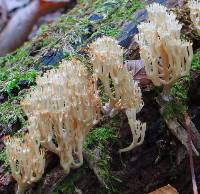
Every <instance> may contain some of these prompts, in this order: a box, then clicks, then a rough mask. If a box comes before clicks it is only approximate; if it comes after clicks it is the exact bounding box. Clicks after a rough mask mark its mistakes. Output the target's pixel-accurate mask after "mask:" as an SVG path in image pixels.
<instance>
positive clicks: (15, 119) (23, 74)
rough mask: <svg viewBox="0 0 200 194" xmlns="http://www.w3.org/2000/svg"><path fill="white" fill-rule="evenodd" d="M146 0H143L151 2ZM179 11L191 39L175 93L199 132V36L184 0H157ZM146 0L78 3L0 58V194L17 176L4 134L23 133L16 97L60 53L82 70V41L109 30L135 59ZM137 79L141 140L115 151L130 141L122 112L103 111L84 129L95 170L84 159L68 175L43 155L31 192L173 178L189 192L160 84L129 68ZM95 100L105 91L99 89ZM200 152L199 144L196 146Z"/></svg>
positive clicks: (132, 191) (135, 185)
mask: <svg viewBox="0 0 200 194" xmlns="http://www.w3.org/2000/svg"><path fill="white" fill-rule="evenodd" d="M152 2H154V1H153V0H152V1H148V3H152ZM156 2H160V3H162V4H163V5H165V6H167V7H168V8H169V9H172V10H173V11H174V12H175V13H177V16H178V17H177V19H178V20H179V21H180V22H181V23H183V24H184V25H183V30H182V35H183V36H184V37H185V38H186V39H188V40H190V41H191V42H193V49H194V57H193V61H192V70H191V75H190V76H188V77H187V78H183V79H182V80H179V83H177V84H176V85H175V86H174V90H173V91H174V95H175V96H176V98H178V99H179V100H183V101H184V103H185V104H187V107H188V112H189V115H190V117H191V119H192V121H193V122H194V124H195V125H196V128H197V129H198V130H199V131H200V100H199V99H200V36H199V35H198V34H197V33H196V31H195V30H194V28H193V26H192V24H191V21H190V19H189V10H188V8H187V6H186V5H185V4H184V1H175V0H162V1H156ZM145 5H147V2H146V1H139V0H96V1H92V2H91V3H90V4H89V3H87V1H84V0H83V1H82V3H80V4H78V5H76V6H75V7H74V8H73V9H72V10H70V11H69V12H68V13H67V14H65V15H62V16H61V17H60V19H59V20H58V21H56V22H55V23H53V24H50V25H48V26H42V28H41V32H40V33H39V35H37V36H36V37H35V38H34V39H33V40H31V41H29V42H26V43H25V44H24V45H23V46H22V47H21V48H19V49H17V50H16V51H15V52H13V53H11V54H8V55H7V56H5V57H1V58H0V138H1V139H0V150H1V151H0V165H1V166H0V193H1V194H12V193H14V187H15V181H14V180H13V179H12V177H11V173H10V169H9V165H8V161H7V158H6V155H5V149H4V148H5V145H4V143H3V140H4V138H5V136H7V135H19V134H20V133H22V132H26V131H27V128H26V125H27V123H26V120H27V118H26V116H25V114H24V113H23V111H22V108H21V106H20V100H21V99H23V98H24V96H25V95H26V94H27V92H28V89H29V88H30V87H31V86H34V85H35V78H36V76H37V75H42V74H43V73H44V72H45V71H46V70H48V69H51V68H54V67H56V66H57V65H58V64H59V62H60V61H61V60H63V59H65V60H70V59H71V58H73V57H75V58H77V59H79V60H80V61H82V63H84V64H85V66H86V67H87V68H88V70H90V69H91V64H90V61H89V58H88V53H87V45H88V44H89V43H91V42H92V41H94V40H95V39H96V38H97V37H101V36H103V35H106V36H111V37H113V38H116V39H117V40H118V41H119V44H120V45H121V46H122V47H124V49H125V55H124V57H125V60H127V61H128V62H130V63H133V60H138V59H139V48H138V45H137V44H136V42H135V41H134V35H135V34H136V33H137V32H138V30H137V25H138V23H140V22H142V21H144V20H145V19H147V13H146V10H145V9H144V8H145ZM133 78H134V79H138V80H139V81H140V86H141V87H142V92H143V100H144V107H143V108H142V110H141V112H140V113H139V114H138V118H139V119H140V120H141V121H142V122H146V124H147V130H146V135H145V140H144V143H143V144H142V145H141V146H139V147H137V148H135V149H134V150H132V151H130V152H127V153H122V154H119V152H118V150H119V149H120V148H123V147H125V146H127V145H129V144H130V142H131V137H132V135H131V131H130V127H129V125H128V121H127V118H126V116H125V114H124V113H119V114H117V115H116V116H115V117H114V118H109V117H106V116H105V117H104V118H103V119H102V121H101V122H100V123H99V124H98V125H97V126H95V127H94V128H93V129H92V130H91V132H90V133H89V135H88V137H87V139H86V141H85V144H84V149H85V150H86V151H87V153H89V156H90V159H91V160H92V161H95V164H94V166H96V167H97V168H98V170H99V171H98V175H97V174H96V173H94V170H93V169H92V167H91V165H90V164H89V163H88V161H84V165H83V166H82V167H81V168H79V169H76V170H71V172H70V174H69V175H66V174H65V173H64V171H63V170H62V169H61V167H60V166H59V160H58V158H57V157H56V156H55V155H53V154H52V153H47V155H46V158H47V161H48V162H47V165H46V170H45V174H44V176H43V178H42V180H41V181H40V182H38V183H36V184H35V185H34V186H33V188H31V189H29V191H28V192H29V193H35V194H39V193H41V194H50V193H52V194H73V193H80V191H82V193H84V194H106V193H111V194H117V193H121V194H146V193H149V192H151V191H154V190H155V189H157V188H159V187H161V186H165V185H167V184H171V185H172V186H173V187H175V188H176V189H177V191H178V192H179V193H180V194H190V193H192V184H191V174H190V165H189V158H188V154H187V151H186V149H185V147H184V146H183V145H182V144H181V143H180V142H179V141H178V140H177V139H176V137H175V136H174V135H173V134H172V133H171V132H170V130H169V129H168V127H167V125H166V123H165V120H164V118H163V115H161V114H160V106H159V105H158V103H157V102H156V97H157V96H158V93H159V90H160V88H155V87H154V86H153V85H152V83H151V82H150V81H149V80H147V78H146V76H145V73H144V69H143V68H139V71H135V72H134V76H133ZM100 94H101V101H102V102H103V103H106V102H107V101H108V99H107V96H106V95H105V94H104V93H103V91H101V92H100ZM172 106H175V107H178V105H177V106H176V105H175V104H173V105H170V106H168V107H166V112H165V113H166V116H167V117H174V116H177V115H176V114H178V113H177V112H178V111H179V109H178V108H177V109H176V108H175V109H174V108H172ZM199 151H200V150H199ZM193 158H194V166H195V173H196V181H197V185H198V188H199V190H200V158H199V157H196V156H193Z"/></svg>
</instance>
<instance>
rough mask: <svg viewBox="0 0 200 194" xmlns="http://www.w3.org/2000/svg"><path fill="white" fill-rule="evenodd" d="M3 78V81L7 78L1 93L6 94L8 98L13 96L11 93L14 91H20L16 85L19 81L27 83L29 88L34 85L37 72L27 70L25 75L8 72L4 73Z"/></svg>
mask: <svg viewBox="0 0 200 194" xmlns="http://www.w3.org/2000/svg"><path fill="white" fill-rule="evenodd" d="M5 74H6V75H5V76H4V77H3V78H4V79H3V81H4V80H5V78H7V82H6V83H5V86H4V88H3V89H2V91H4V92H7V93H8V95H9V96H10V97H12V96H13V94H12V91H13V90H14V89H20V87H19V85H18V83H19V82H20V81H27V83H28V85H29V86H31V85H33V84H35V78H36V76H37V71H35V70H29V71H27V72H26V73H23V74H20V72H18V71H12V70H10V69H9V70H8V71H5ZM0 81H1V80H0Z"/></svg>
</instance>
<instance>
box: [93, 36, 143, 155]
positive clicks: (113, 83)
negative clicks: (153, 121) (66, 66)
mask: <svg viewBox="0 0 200 194" xmlns="http://www.w3.org/2000/svg"><path fill="white" fill-rule="evenodd" d="M90 52H91V62H92V65H93V70H94V76H95V77H96V79H100V80H101V82H102V83H103V86H104V89H105V93H106V95H108V97H109V99H110V104H111V105H112V107H113V108H116V109H118V110H126V114H127V117H128V120H129V124H130V126H131V131H132V134H133V142H132V143H131V145H130V146H128V147H127V148H124V149H121V150H120V152H125V151H129V150H131V149H133V148H134V147H136V146H138V145H140V144H141V143H142V142H143V139H144V134H145V130H146V125H145V123H141V122H139V121H137V120H136V113H137V112H139V111H140V110H141V108H142V107H143V101H142V94H141V90H140V88H139V86H138V83H137V82H136V81H134V80H133V79H132V76H131V75H130V73H129V72H128V70H127V68H126V67H125V66H124V65H123V49H122V48H121V47H120V46H119V45H118V44H117V42H116V41H115V40H113V39H112V38H110V37H103V38H99V39H97V41H96V42H94V43H92V44H91V45H90Z"/></svg>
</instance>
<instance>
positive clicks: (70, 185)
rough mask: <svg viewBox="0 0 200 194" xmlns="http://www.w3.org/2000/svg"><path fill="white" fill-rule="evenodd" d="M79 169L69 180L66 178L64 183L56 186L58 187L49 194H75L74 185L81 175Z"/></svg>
mask: <svg viewBox="0 0 200 194" xmlns="http://www.w3.org/2000/svg"><path fill="white" fill-rule="evenodd" d="M82 171H83V170H81V169H79V172H76V173H74V174H72V176H70V177H69V178H67V180H66V181H63V182H62V183H60V184H59V185H58V187H57V188H56V189H55V190H54V191H53V192H52V193H51V194H60V193H67V194H72V193H75V190H76V186H75V183H76V182H77V181H78V180H80V178H81V174H82Z"/></svg>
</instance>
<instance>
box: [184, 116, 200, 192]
mask: <svg viewBox="0 0 200 194" xmlns="http://www.w3.org/2000/svg"><path fill="white" fill-rule="evenodd" d="M190 123H191V120H190V117H189V115H187V114H186V115H185V121H184V127H185V128H186V129H187V131H188V148H189V149H188V154H189V158H190V170H191V176H192V187H193V194H198V190H197V183H196V177H195V172H194V161H193V157H192V129H191V125H190Z"/></svg>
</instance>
